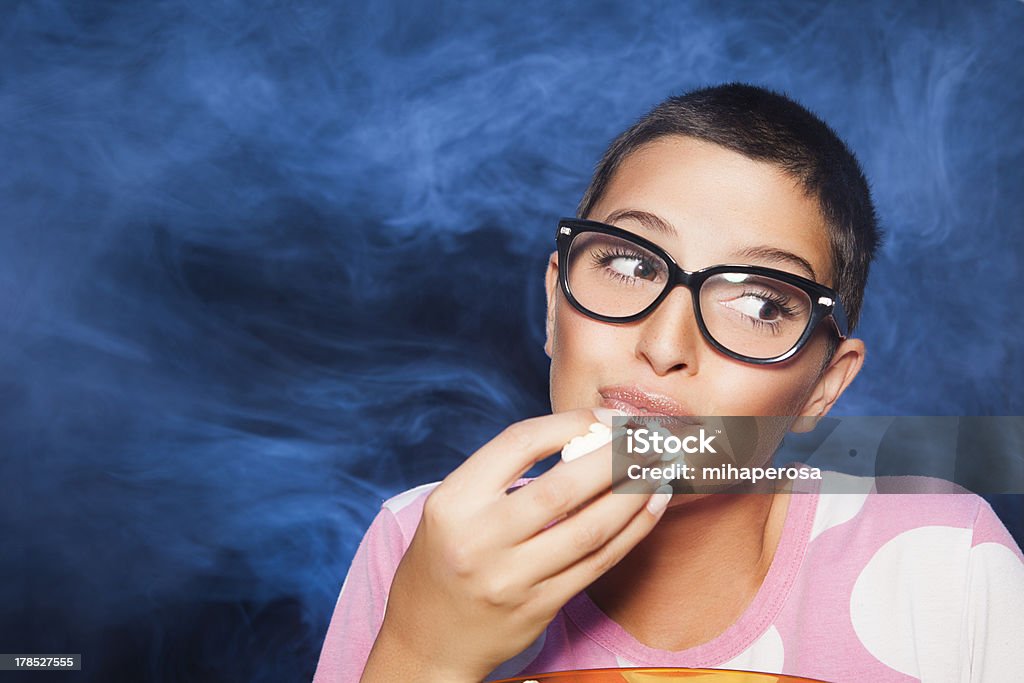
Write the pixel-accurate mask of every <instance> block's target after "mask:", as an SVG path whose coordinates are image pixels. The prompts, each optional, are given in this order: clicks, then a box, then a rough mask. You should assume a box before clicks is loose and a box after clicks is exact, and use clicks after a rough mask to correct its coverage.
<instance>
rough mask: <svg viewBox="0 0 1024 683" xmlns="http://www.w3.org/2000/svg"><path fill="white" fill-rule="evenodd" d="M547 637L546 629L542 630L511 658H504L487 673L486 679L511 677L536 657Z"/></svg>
mask: <svg viewBox="0 0 1024 683" xmlns="http://www.w3.org/2000/svg"><path fill="white" fill-rule="evenodd" d="M546 638H547V631H542V632H541V634H540V635H539V636H537V640H535V641H533V642H532V643H531V644H530V645H529V646H528V647H527V648H526V649H525V650H523V651H522V652H520V653H519V654H517V655H516V656H515V657H513V658H512V659H507V660H505V662H504V663H502V664H500V665H498V668H497V669H495V670H494V671H492V672H491V673H490V674H488V675H487V679H486V680H494V679H498V678H512V677H513V676H515V675H517V674H518V673H519V672H520V671H522V670H523V669H525V668H526V667H528V666H529V665H530V663H531V662H532V661H533V660H535V659H537V655H539V654H540V651H541V650H543V649H544V641H545V640H546Z"/></svg>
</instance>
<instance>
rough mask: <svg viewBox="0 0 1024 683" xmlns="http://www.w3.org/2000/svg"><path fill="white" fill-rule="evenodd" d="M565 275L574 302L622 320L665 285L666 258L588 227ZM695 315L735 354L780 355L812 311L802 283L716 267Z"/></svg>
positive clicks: (577, 240)
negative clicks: (700, 317)
mask: <svg viewBox="0 0 1024 683" xmlns="http://www.w3.org/2000/svg"><path fill="white" fill-rule="evenodd" d="M568 261H569V262H568V264H567V268H568V270H567V279H568V285H569V290H570V292H572V295H573V297H574V298H575V299H576V301H577V302H578V303H579V304H580V305H581V306H582V307H583V308H585V309H587V310H588V311H591V312H592V313H596V314H598V315H603V316H608V317H613V318H624V317H628V316H631V315H636V314H637V313H640V312H641V311H643V310H644V309H645V308H647V307H648V306H650V305H651V304H652V303H653V302H654V300H655V299H657V298H658V296H660V295H661V293H662V291H663V290H664V289H665V287H666V286H667V285H668V281H669V274H670V269H669V264H668V263H667V262H666V261H665V260H664V259H663V258H661V257H660V256H658V255H657V254H655V253H653V252H651V251H649V250H647V249H644V248H643V247H641V246H640V245H638V244H634V243H633V242H630V241H628V240H624V239H621V238H619V237H615V236H612V235H606V234H603V233H598V232H585V233H580V234H578V235H577V236H576V237H575V239H573V242H572V245H571V246H570V249H569V258H568ZM698 300H699V306H700V315H701V316H702V317H703V319H704V325H705V326H706V327H707V330H708V333H709V334H710V335H711V336H712V337H713V338H714V340H715V341H717V342H718V343H719V344H721V345H722V346H724V347H725V348H727V349H728V350H730V351H732V352H733V353H736V354H739V355H741V356H747V357H749V358H758V359H768V358H775V357H778V356H781V355H782V354H784V353H786V352H787V351H789V349H791V348H792V347H793V345H794V344H796V343H797V341H799V339H800V337H801V336H802V335H803V333H804V330H806V328H807V325H808V322H809V321H810V317H811V308H812V306H811V300H810V297H809V296H808V295H807V293H806V292H804V291H803V290H802V289H800V288H798V287H794V286H793V285H790V284H788V283H785V282H782V281H780V280H776V279H775V278H772V277H767V276H763V275H755V274H751V273H740V272H737V273H717V274H715V275H712V276H711V277H709V278H708V279H707V280H705V281H704V283H703V285H702V286H701V288H700V292H699V296H698Z"/></svg>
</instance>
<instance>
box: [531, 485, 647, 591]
mask: <svg viewBox="0 0 1024 683" xmlns="http://www.w3.org/2000/svg"><path fill="white" fill-rule="evenodd" d="M659 483H660V482H646V484H645V485H644V486H642V487H638V488H637V490H636V492H635V493H617V492H614V491H608V490H606V491H605V492H604V493H603V494H602V495H600V496H598V497H597V498H595V499H594V500H592V501H591V502H590V503H588V504H587V505H585V506H583V507H582V508H581V509H580V510H579V511H578V512H576V513H575V514H573V515H571V516H569V517H567V518H565V519H563V520H561V521H559V522H558V523H557V524H555V525H553V526H551V527H549V528H547V529H544V530H543V531H541V532H540V533H538V534H535V535H534V536H533V537H532V538H529V539H526V540H524V541H523V542H522V543H520V544H519V545H518V546H517V547H516V548H515V552H516V554H517V556H518V557H519V558H520V559H519V560H518V564H520V565H521V566H529V567H531V568H532V573H534V575H535V576H536V577H537V580H538V581H540V580H543V579H546V578H549V577H551V576H554V575H556V574H558V573H560V572H562V571H565V570H566V569H568V568H569V567H572V566H573V565H575V564H576V563H578V562H579V561H580V560H582V559H583V558H585V557H587V556H588V555H590V554H591V553H594V552H596V551H598V550H599V549H601V548H603V547H604V546H605V545H607V544H608V543H609V542H610V541H611V540H612V539H613V538H615V537H616V536H618V535H619V534H620V533H622V531H623V530H624V529H625V528H626V526H627V525H628V524H629V523H630V522H631V521H632V520H633V518H634V517H635V516H636V514H637V512H638V511H640V509H641V508H643V507H644V506H645V505H646V504H647V502H648V501H649V500H650V499H651V494H652V493H653V492H654V489H655V487H657V486H658V485H659Z"/></svg>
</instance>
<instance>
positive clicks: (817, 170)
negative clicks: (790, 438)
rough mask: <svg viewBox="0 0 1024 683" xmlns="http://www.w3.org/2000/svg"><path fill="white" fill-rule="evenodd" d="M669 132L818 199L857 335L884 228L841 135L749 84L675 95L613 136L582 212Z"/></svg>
mask: <svg viewBox="0 0 1024 683" xmlns="http://www.w3.org/2000/svg"><path fill="white" fill-rule="evenodd" d="M667 135H684V136H687V137H691V138H696V139H698V140H706V141H708V142H712V143H715V144H717V145H720V146H722V147H725V148H727V149H730V150H733V151H734V152H738V153H739V154H742V155H743V156H745V157H747V158H749V159H753V160H755V161H764V162H768V163H771V164H775V165H776V166H778V167H779V168H781V169H783V170H784V171H786V172H787V173H789V174H790V175H792V176H793V177H794V178H795V179H797V180H798V181H799V182H800V183H801V185H802V186H803V189H804V190H805V191H806V192H807V194H808V196H812V197H813V196H816V197H817V199H818V203H819V206H820V208H821V214H822V217H823V218H824V219H825V224H826V226H827V229H828V236H829V244H830V248H831V257H832V272H833V282H832V287H833V289H835V290H836V291H837V292H839V296H840V299H841V300H842V302H843V306H844V308H845V309H846V315H847V318H848V319H849V324H850V329H851V330H852V329H853V328H854V326H855V325H856V324H857V320H858V318H859V317H860V310H861V303H862V301H863V298H864V287H865V285H866V284H867V279H868V267H869V265H870V263H871V260H872V259H873V258H874V255H875V251H876V249H877V248H878V245H879V242H880V240H881V231H880V230H879V228H878V224H877V219H876V217H875V208H874V205H873V204H872V202H871V193H870V191H869V189H868V183H867V180H866V179H865V178H864V173H863V172H862V171H861V168H860V164H858V163H857V159H856V157H854V155H853V153H852V152H851V151H850V150H849V149H848V148H847V146H846V145H845V144H844V143H843V141H842V140H840V139H839V136H838V135H836V133H835V132H834V131H833V130H832V129H831V128H829V126H828V125H827V124H826V123H825V122H824V121H822V120H821V119H819V118H818V117H817V116H815V115H814V114H812V113H811V112H810V111H808V110H807V109H805V108H804V107H803V106H801V105H799V104H797V103H796V102H794V101H793V100H791V99H789V98H788V97H785V96H784V95H780V94H779V93H776V92H772V91H770V90H766V89H764V88H759V87H756V86H752V85H747V84H743V83H730V84H727V85H719V86H714V87H710V88H702V89H700V90H694V91H692V92H689V93H686V94H684V95H680V96H677V97H670V98H669V99H667V100H665V101H664V102H662V103H661V104H659V105H658V106H656V107H655V108H654V109H652V110H651V111H650V113H648V114H647V115H646V116H644V117H643V118H641V119H640V120H639V121H637V122H636V123H635V124H633V126H631V127H630V128H629V129H628V130H626V131H625V132H623V133H622V134H621V135H619V136H618V137H617V138H615V140H614V141H613V142H612V144H611V145H610V146H609V147H608V150H607V151H606V152H605V153H604V156H603V157H601V160H600V161H599V162H598V164H597V168H596V170H595V171H594V177H593V178H592V179H591V181H590V186H589V187H587V191H586V192H585V193H584V195H583V199H582V200H581V201H580V205H579V209H578V210H577V215H578V216H579V217H580V218H587V217H588V215H589V214H590V212H591V210H592V209H593V208H594V205H595V204H597V202H598V201H599V200H600V199H601V197H602V196H603V195H604V193H605V191H606V190H607V189H608V185H609V183H611V180H612V177H613V176H614V175H615V172H616V171H617V170H618V168H619V166H620V165H621V164H622V162H623V161H624V160H625V159H626V157H628V156H629V155H630V154H632V153H633V152H635V151H636V150H637V149H638V148H640V147H642V146H643V145H645V144H647V143H649V142H651V141H653V140H656V139H658V138H662V137H665V136H667ZM833 348H834V347H833ZM828 355H829V356H831V355H832V354H831V350H830V353H829V354H828Z"/></svg>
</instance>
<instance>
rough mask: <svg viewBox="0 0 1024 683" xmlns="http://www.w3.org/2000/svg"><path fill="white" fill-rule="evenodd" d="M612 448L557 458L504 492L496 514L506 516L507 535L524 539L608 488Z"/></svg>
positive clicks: (516, 539) (609, 484)
mask: <svg viewBox="0 0 1024 683" xmlns="http://www.w3.org/2000/svg"><path fill="white" fill-rule="evenodd" d="M612 449H613V445H612V444H611V443H608V444H605V445H604V446H602V447H600V448H598V449H597V450H596V451H593V452H591V453H587V454H585V455H583V456H581V457H579V458H577V459H575V460H572V461H571V462H559V463H557V464H556V465H555V466H554V467H552V468H551V469H550V470H548V471H547V472H545V473H544V474H542V475H541V476H539V477H537V478H536V479H534V480H533V481H531V482H530V483H529V484H528V485H527V486H524V487H523V488H521V489H517V490H516V491H514V492H512V493H511V494H509V495H508V496H506V497H505V500H504V501H502V502H501V503H499V506H500V507H499V509H498V510H496V515H497V516H498V517H499V518H500V519H504V520H508V521H507V523H506V525H505V526H506V533H507V534H508V538H509V539H510V540H511V541H513V542H515V543H519V542H522V541H525V540H527V539H529V538H531V537H533V536H535V535H536V534H538V533H539V532H541V530H542V529H544V528H545V527H547V526H548V525H550V524H552V523H553V522H556V521H558V520H559V519H561V518H562V517H564V516H565V515H567V514H569V513H571V512H573V511H575V510H577V509H578V508H580V507H581V506H584V505H585V504H586V503H587V502H588V501H590V500H591V499H593V498H595V497H596V496H598V495H600V494H602V493H604V492H606V491H608V489H610V488H611V487H612V485H613V484H614V483H615V482H613V480H612V474H613V468H612ZM620 476H625V474H624V473H622V474H620ZM659 483H660V482H659ZM630 484H631V485H632V482H630ZM657 485H658V484H657V483H656V484H654V485H653V486H650V487H647V488H646V492H647V493H650V492H651V491H653V490H654V487H655V486H657Z"/></svg>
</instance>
